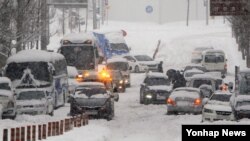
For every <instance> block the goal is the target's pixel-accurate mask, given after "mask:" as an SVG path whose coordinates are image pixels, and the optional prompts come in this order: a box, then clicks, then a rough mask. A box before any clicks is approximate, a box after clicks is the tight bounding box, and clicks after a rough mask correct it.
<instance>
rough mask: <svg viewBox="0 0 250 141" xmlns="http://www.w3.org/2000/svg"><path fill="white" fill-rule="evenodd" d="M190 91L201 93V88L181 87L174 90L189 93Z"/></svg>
mask: <svg viewBox="0 0 250 141" xmlns="http://www.w3.org/2000/svg"><path fill="white" fill-rule="evenodd" d="M188 90H190V91H197V92H200V89H199V88H193V87H179V88H176V89H174V91H188Z"/></svg>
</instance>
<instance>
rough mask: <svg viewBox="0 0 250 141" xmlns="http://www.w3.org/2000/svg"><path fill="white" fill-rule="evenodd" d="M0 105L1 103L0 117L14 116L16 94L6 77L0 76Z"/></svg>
mask: <svg viewBox="0 0 250 141" xmlns="http://www.w3.org/2000/svg"><path fill="white" fill-rule="evenodd" d="M0 105H2V114H1V115H2V116H1V117H2V118H10V119H14V118H15V117H16V96H15V94H14V90H13V88H12V85H11V81H10V79H9V78H7V77H0Z"/></svg>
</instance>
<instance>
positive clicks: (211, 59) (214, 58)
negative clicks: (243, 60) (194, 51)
mask: <svg viewBox="0 0 250 141" xmlns="http://www.w3.org/2000/svg"><path fill="white" fill-rule="evenodd" d="M224 60H225V57H224V55H223V54H209V55H205V62H206V63H220V62H224Z"/></svg>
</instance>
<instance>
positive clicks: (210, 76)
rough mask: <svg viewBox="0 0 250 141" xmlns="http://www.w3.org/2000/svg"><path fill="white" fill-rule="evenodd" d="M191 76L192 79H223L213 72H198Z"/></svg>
mask: <svg viewBox="0 0 250 141" xmlns="http://www.w3.org/2000/svg"><path fill="white" fill-rule="evenodd" d="M190 78H191V80H193V79H213V80H217V79H221V78H220V77H216V76H213V75H211V74H206V73H204V74H196V75H194V76H192V77H190Z"/></svg>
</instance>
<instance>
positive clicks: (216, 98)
mask: <svg viewBox="0 0 250 141" xmlns="http://www.w3.org/2000/svg"><path fill="white" fill-rule="evenodd" d="M231 96H232V93H230V92H229V91H216V92H215V93H214V94H213V95H212V96H211V97H210V99H209V100H208V101H207V102H206V101H205V102H204V101H203V104H205V103H206V104H205V105H204V107H203V110H202V121H215V120H224V119H225V120H235V118H234V113H233V110H232V107H231V105H230V98H231Z"/></svg>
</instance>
